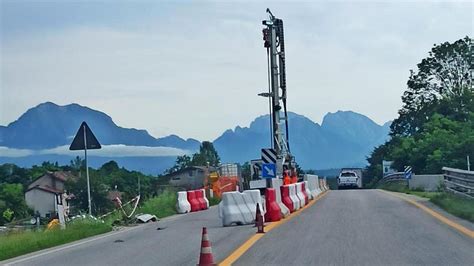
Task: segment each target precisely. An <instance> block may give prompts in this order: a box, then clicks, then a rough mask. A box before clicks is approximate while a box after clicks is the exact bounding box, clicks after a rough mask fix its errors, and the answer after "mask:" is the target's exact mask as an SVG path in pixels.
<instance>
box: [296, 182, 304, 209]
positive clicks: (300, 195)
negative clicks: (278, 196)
mask: <svg viewBox="0 0 474 266" xmlns="http://www.w3.org/2000/svg"><path fill="white" fill-rule="evenodd" d="M295 185H296V196H298V199H299V200H300V206H301V208H303V207H304V205H306V199H305V197H304V194H303V186H302V185H301V183H296V184H295Z"/></svg>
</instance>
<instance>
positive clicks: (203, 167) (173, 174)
mask: <svg viewBox="0 0 474 266" xmlns="http://www.w3.org/2000/svg"><path fill="white" fill-rule="evenodd" d="M196 169H198V170H203V171H207V166H188V167H186V168H183V169H181V170H178V171H175V172H173V173H170V174H167V175H165V177H171V176H175V175H179V174H181V173H184V172H187V171H190V170H196ZM215 170H216V168H215V167H213V166H209V171H210V172H212V171H215Z"/></svg>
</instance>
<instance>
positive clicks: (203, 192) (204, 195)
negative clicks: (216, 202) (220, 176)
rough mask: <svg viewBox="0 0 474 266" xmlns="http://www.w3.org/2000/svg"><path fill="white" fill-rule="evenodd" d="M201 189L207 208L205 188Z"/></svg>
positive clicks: (207, 207) (207, 201)
mask: <svg viewBox="0 0 474 266" xmlns="http://www.w3.org/2000/svg"><path fill="white" fill-rule="evenodd" d="M201 190H202V195H203V198H204V201H205V202H206V209H209V200H208V199H207V196H206V190H205V189H204V188H203V189H201Z"/></svg>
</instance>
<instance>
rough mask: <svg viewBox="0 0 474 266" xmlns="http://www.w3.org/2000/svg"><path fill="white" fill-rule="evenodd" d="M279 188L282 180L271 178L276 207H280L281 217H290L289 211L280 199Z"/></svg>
mask: <svg viewBox="0 0 474 266" xmlns="http://www.w3.org/2000/svg"><path fill="white" fill-rule="evenodd" d="M281 186H283V180H282V179H279V178H273V179H272V188H274V189H275V190H276V201H277V203H278V206H280V212H281V215H282V217H286V216H288V215H290V210H289V209H288V207H287V206H286V205H285V204H283V202H282V197H281V189H280V188H281Z"/></svg>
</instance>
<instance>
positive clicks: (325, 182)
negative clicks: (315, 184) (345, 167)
mask: <svg viewBox="0 0 474 266" xmlns="http://www.w3.org/2000/svg"><path fill="white" fill-rule="evenodd" d="M324 188H325V189H326V190H329V186H328V180H327V178H326V177H325V178H324Z"/></svg>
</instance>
